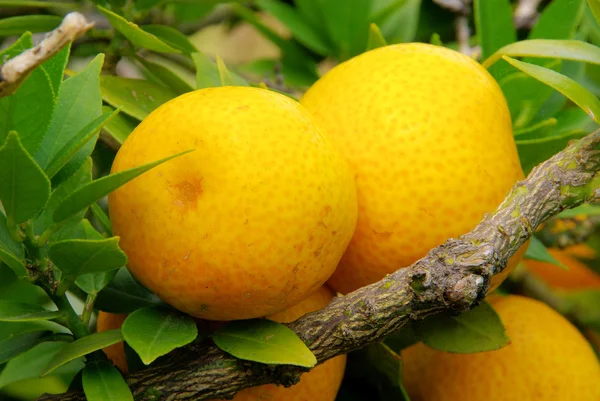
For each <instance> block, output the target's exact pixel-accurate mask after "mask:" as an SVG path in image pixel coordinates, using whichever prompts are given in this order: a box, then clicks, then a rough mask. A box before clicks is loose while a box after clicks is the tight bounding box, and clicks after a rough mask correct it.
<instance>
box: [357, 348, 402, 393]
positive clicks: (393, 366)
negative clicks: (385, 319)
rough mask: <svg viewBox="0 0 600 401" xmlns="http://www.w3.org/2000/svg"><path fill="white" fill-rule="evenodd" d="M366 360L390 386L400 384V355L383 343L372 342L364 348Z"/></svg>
mask: <svg viewBox="0 0 600 401" xmlns="http://www.w3.org/2000/svg"><path fill="white" fill-rule="evenodd" d="M365 354H366V360H367V363H368V364H369V366H370V367H372V368H374V369H375V370H376V371H377V372H378V373H379V374H380V375H382V376H383V378H385V380H387V381H388V383H389V384H391V385H392V386H398V385H400V384H402V357H401V356H400V355H399V354H397V353H396V352H394V351H393V350H392V349H391V348H390V347H388V346H387V345H386V344H385V343H382V342H381V343H374V344H371V345H369V346H368V347H366V349H365Z"/></svg>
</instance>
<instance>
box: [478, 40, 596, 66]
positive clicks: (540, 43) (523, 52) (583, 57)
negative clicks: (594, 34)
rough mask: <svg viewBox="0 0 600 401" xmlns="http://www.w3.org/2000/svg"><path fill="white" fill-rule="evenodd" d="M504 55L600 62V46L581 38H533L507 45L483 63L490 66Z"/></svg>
mask: <svg viewBox="0 0 600 401" xmlns="http://www.w3.org/2000/svg"><path fill="white" fill-rule="evenodd" d="M503 56H510V57H541V58H559V59H564V60H574V61H582V62H585V63H592V64H600V48H599V47H597V46H594V45H591V44H589V43H585V42H581V41H579V40H549V39H532V40H523V41H520V42H515V43H511V44H510V45H506V46H504V47H503V48H501V49H500V50H498V51H497V52H496V53H494V54H492V55H491V56H490V57H488V58H487V59H486V60H485V61H484V62H483V63H482V65H483V66H484V67H486V68H489V67H490V66H491V65H493V64H494V63H495V62H496V61H498V60H500V59H502V57H503Z"/></svg>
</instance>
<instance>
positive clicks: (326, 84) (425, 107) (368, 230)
mask: <svg viewBox="0 0 600 401" xmlns="http://www.w3.org/2000/svg"><path fill="white" fill-rule="evenodd" d="M300 103H301V104H303V105H304V106H305V107H306V108H307V109H308V110H309V111H310V112H311V113H312V115H313V116H314V118H315V120H316V121H317V123H318V124H320V125H321V126H322V127H323V128H324V129H325V131H326V132H327V134H328V135H329V137H330V138H331V139H332V141H333V142H334V143H335V145H336V146H337V147H338V149H340V151H341V152H342V154H343V155H344V157H345V158H346V160H347V161H348V163H349V164H350V167H351V169H352V170H353V172H354V175H355V178H356V184H357V191H358V205H359V212H358V223H357V227H356V231H355V234H354V237H353V238H352V241H351V242H350V245H349V247H348V250H347V251H346V253H345V254H344V256H343V258H342V260H341V262H340V265H339V267H338V269H337V270H336V272H335V273H334V275H333V277H332V278H331V279H330V280H329V284H330V285H331V287H332V288H333V289H335V290H337V291H339V292H342V293H347V292H349V291H352V290H354V289H356V288H358V287H361V286H364V285H366V284H370V283H373V282H375V281H377V280H379V279H381V278H382V277H384V276H385V275H386V274H387V273H391V272H393V271H395V270H397V269H398V268H401V267H406V266H409V265H411V264H412V263H413V262H415V261H416V260H418V259H419V258H421V257H423V256H424V255H425V254H426V253H427V251H428V250H430V249H431V248H433V247H435V246H437V245H440V244H441V243H443V242H444V241H445V240H447V239H448V238H449V237H457V236H459V235H461V234H464V233H465V232H468V231H469V230H471V229H473V228H474V227H475V225H476V224H477V223H479V221H480V220H481V219H482V218H483V216H484V214H485V213H487V212H492V211H494V209H495V208H496V207H497V206H498V205H499V204H500V203H501V201H502V200H503V199H504V198H505V196H506V195H507V193H508V191H509V189H510V188H511V187H512V186H513V184H515V183H516V182H517V181H518V180H520V179H522V178H523V177H524V175H523V171H522V169H521V165H520V162H519V157H518V154H517V148H516V145H515V142H514V139H513V133H512V126H511V119H510V115H509V111H508V107H507V105H506V100H505V99H504V96H503V94H502V92H501V90H500V88H499V87H498V85H497V84H496V82H495V81H494V79H493V78H492V77H491V75H490V74H488V72H487V71H486V70H485V69H484V68H483V67H481V66H480V65H479V64H477V63H476V62H475V61H473V60H472V59H470V58H469V57H467V56H465V55H462V54H460V53H458V52H455V51H453V50H449V49H446V48H443V47H438V46H432V45H428V44H420V43H411V44H398V45H391V46H386V47H382V48H378V49H375V50H372V51H369V52H367V53H364V54H362V55H360V56H357V57H355V58H353V59H351V60H349V61H347V62H344V63H342V64H340V65H338V66H337V67H335V68H333V69H332V70H331V71H329V72H328V73H327V74H325V75H324V76H323V77H322V78H321V79H319V80H318V81H317V82H316V83H315V84H314V85H313V86H312V87H311V88H310V89H309V90H308V92H307V93H306V94H305V95H304V97H303V98H302V99H301V101H300ZM524 252H525V247H522V249H521V250H520V252H519V255H516V256H515V257H514V258H513V260H512V261H511V262H510V264H509V268H507V269H506V270H505V271H504V274H503V277H505V276H506V275H507V274H508V272H509V271H510V270H511V268H512V267H514V266H516V264H517V263H518V260H520V258H521V255H522V254H523V253H524ZM503 277H499V278H495V282H494V283H493V285H494V286H495V285H497V284H499V281H500V280H501V279H503Z"/></svg>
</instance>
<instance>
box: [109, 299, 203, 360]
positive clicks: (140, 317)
mask: <svg viewBox="0 0 600 401" xmlns="http://www.w3.org/2000/svg"><path fill="white" fill-rule="evenodd" d="M121 330H122V331H123V337H124V338H125V341H127V344H129V346H130V347H131V348H133V349H134V350H135V352H137V354H138V355H139V356H140V358H141V359H142V361H143V362H144V363H145V364H146V365H149V364H151V363H152V362H153V361H155V360H156V358H158V357H160V356H163V355H166V354H168V353H169V352H171V351H173V350H174V349H175V348H179V347H183V346H184V345H186V344H189V343H191V342H192V341H194V340H195V339H196V337H197V336H198V329H197V328H196V323H195V322H194V320H193V319H192V318H191V317H190V316H188V315H184V314H182V313H179V312H176V311H174V310H171V309H165V308H155V307H151V308H142V309H139V310H137V311H135V312H133V313H132V314H131V315H129V316H127V319H125V322H124V323H123V327H122V328H121Z"/></svg>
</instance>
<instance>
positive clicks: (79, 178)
mask: <svg viewBox="0 0 600 401" xmlns="http://www.w3.org/2000/svg"><path fill="white" fill-rule="evenodd" d="M91 181H92V159H91V158H88V160H87V162H86V163H85V164H84V165H83V166H81V168H80V169H79V170H78V171H77V172H76V173H75V174H73V175H72V176H71V177H69V179H67V180H66V181H64V182H62V183H61V184H60V185H59V186H58V187H56V189H55V190H54V191H52V194H51V195H50V200H49V201H48V204H46V207H45V208H44V210H43V211H42V214H41V215H40V216H39V217H38V218H37V219H36V221H35V225H34V229H35V232H36V234H38V235H41V234H42V233H43V232H44V231H45V230H46V229H47V228H49V227H51V226H52V225H53V224H54V220H53V219H52V216H53V214H54V212H55V210H56V208H57V207H58V206H59V205H60V204H61V203H62V202H63V201H64V200H65V199H66V198H67V197H68V196H69V195H70V194H71V193H73V192H74V191H76V190H77V189H79V188H81V187H82V186H84V185H86V184H88V183H90V182H91ZM85 212H86V209H83V210H82V211H81V212H79V213H77V214H75V215H73V216H72V217H71V218H70V219H69V222H73V223H77V222H78V221H80V220H81V219H83V217H84V216H85ZM60 234H61V233H60V231H58V232H56V233H55V234H54V236H53V239H56V238H57V237H60Z"/></svg>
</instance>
